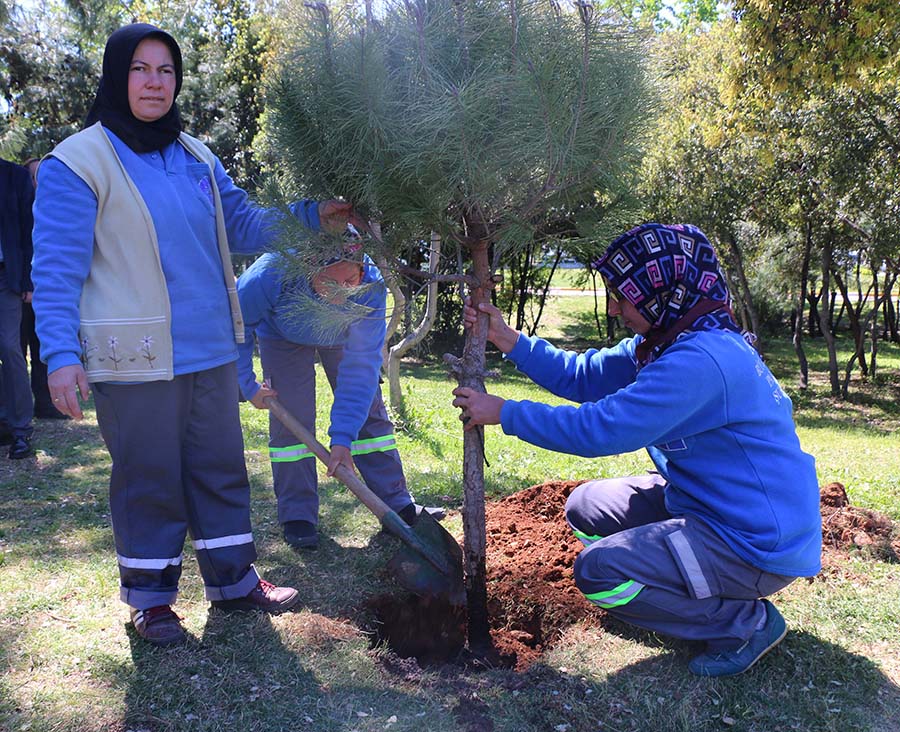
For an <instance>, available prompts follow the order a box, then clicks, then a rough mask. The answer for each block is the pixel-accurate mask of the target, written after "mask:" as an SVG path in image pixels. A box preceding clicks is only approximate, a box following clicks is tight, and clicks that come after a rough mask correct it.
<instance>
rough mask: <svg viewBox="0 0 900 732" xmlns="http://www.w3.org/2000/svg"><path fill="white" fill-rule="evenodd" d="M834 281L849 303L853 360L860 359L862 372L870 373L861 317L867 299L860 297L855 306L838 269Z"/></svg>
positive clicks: (847, 303) (845, 301)
mask: <svg viewBox="0 0 900 732" xmlns="http://www.w3.org/2000/svg"><path fill="white" fill-rule="evenodd" d="M834 281H835V282H836V283H837V286H838V289H839V290H840V291H841V296H842V297H843V298H844V303H845V304H846V305H847V317H848V319H849V320H850V335H851V336H852V337H853V348H854V359H853V362H855V361H856V360H859V367H860V371H861V372H862V374H863V376H865V375H867V374H868V373H869V365H868V363H867V362H866V356H865V337H866V334H865V330H864V328H863V326H862V324H861V323H860V319H859V316H860V313H861V312H862V310H861V308H862V307H863V305H864V303H865V301H864V300H863V298H862V297H860V298H859V301H858V302H857V305H856V306H854V305H853V303H852V302H850V292H849V290H848V288H847V284H846V283H845V282H844V280H843V278H842V277H841V275H840V273H839V272H837V271H836V270H835V271H834Z"/></svg>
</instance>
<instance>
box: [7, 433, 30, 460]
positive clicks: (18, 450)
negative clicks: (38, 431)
mask: <svg viewBox="0 0 900 732" xmlns="http://www.w3.org/2000/svg"><path fill="white" fill-rule="evenodd" d="M32 455H34V450H32V449H31V440H30V439H29V438H27V437H22V436H21V435H17V436H16V437H13V441H12V445H11V446H10V448H9V459H10V460H21V459H22V458H27V457H31V456H32Z"/></svg>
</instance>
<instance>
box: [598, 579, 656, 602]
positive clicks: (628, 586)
mask: <svg viewBox="0 0 900 732" xmlns="http://www.w3.org/2000/svg"><path fill="white" fill-rule="evenodd" d="M643 589H644V585H642V584H641V583H640V582H635V581H634V580H628V581H626V582H623V583H622V584H621V585H619V586H618V587H615V588H613V589H612V590H606V591H605V592H592V593H591V594H590V595H585V597H586V598H587V599H588V600H590V601H591V602H592V603H594V604H595V605H599V606H600V607H602V608H611V607H618V606H619V605H625V604H626V603H629V602H631V601H632V600H633V599H634V598H635V597H637V595H638V593H639V592H640V591H641V590H643Z"/></svg>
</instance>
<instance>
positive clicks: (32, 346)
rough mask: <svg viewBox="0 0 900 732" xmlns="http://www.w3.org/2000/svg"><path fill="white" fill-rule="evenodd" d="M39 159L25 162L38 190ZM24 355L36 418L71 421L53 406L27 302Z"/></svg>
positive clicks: (31, 311) (32, 182)
mask: <svg viewBox="0 0 900 732" xmlns="http://www.w3.org/2000/svg"><path fill="white" fill-rule="evenodd" d="M40 164H41V161H40V159H39V158H30V159H29V160H26V161H25V165H24V167H25V169H26V170H27V171H28V173H29V175H30V176H31V184H32V185H33V186H34V187H35V188H37V171H38V166H39V165H40ZM19 337H20V339H21V342H22V355H23V356H24V357H25V361H26V363H27V364H28V368H29V370H30V371H31V394H32V396H33V397H34V416H35V417H37V418H38V419H69V416H68V415H67V414H63V413H62V412H60V411H59V410H58V409H57V408H56V407H54V406H53V400H52V399H51V398H50V389H49V387H48V386H47V364H45V363H44V362H43V361H41V342H40V340H39V339H38V336H37V331H35V328H34V308H33V307H32V306H31V303H30V302H28V301H27V300H26V301H24V302H23V303H22V328H21V331H20V336H19Z"/></svg>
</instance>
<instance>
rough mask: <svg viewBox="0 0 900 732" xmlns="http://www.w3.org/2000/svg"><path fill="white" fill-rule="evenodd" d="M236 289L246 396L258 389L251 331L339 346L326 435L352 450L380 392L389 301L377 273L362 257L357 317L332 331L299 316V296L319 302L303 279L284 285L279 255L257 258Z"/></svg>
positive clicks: (263, 335) (309, 343)
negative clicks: (244, 333) (340, 353)
mask: <svg viewBox="0 0 900 732" xmlns="http://www.w3.org/2000/svg"><path fill="white" fill-rule="evenodd" d="M237 290H238V297H239V298H240V301H241V312H242V313H243V315H244V324H245V327H246V329H247V340H246V342H245V343H244V344H242V345H241V346H239V349H238V350H239V354H240V355H239V358H238V381H239V382H240V386H241V391H242V393H243V394H244V397H245V398H246V399H252V398H253V397H254V395H255V394H256V392H257V391H259V385H258V384H257V381H256V375H255V374H254V373H253V342H254V341H253V338H252V335H253V334H254V333H255V334H256V335H257V336H259V337H260V338H273V339H281V340H285V341H289V342H291V343H297V344H300V345H305V346H343V349H344V355H343V358H342V359H341V363H340V366H339V367H338V375H337V384H336V386H335V389H334V403H333V405H332V407H331V427H330V428H329V430H328V435H329V436H330V438H331V444H332V445H343V446H345V447H350V445H351V443H352V442H353V440H355V439H356V438H357V436H358V435H359V430H360V428H361V427H362V426H363V424H364V423H365V421H366V417H367V415H368V414H369V407H370V406H371V404H372V400H373V399H374V398H375V392H376V390H377V389H378V375H379V373H380V370H381V348H382V346H383V345H384V338H385V332H386V325H385V320H384V317H385V306H386V302H387V289H386V288H385V285H384V280H383V278H382V276H381V272H379V271H378V268H377V267H376V266H375V264H374V263H373V262H372V260H371V259H369V257H365V259H364V262H363V276H362V283H361V286H360V289H359V291H358V292H356V293H355V294H353V295H351V297H350V298H349V301H350V302H351V303H353V305H354V306H358V309H357V308H356V307H354V310H356V312H357V313H358V315H359V317H356V318H354V319H353V320H352V322H350V323H349V324H345V325H343V326H340V327H338V328H337V329H331V330H329V329H327V328H323V326H322V324H321V323H317V322H315V320H314V319H313V318H309V317H303V315H302V313H299V314H298V313H297V308H298V306H299V307H302V299H303V298H311V299H314V300H319V296H318V295H317V294H316V293H315V291H314V290H313V289H312V287H311V286H310V284H309V282H308V281H307V280H305V279H303V278H297V279H293V280H291V281H290V282H286V281H285V280H284V278H283V277H282V271H281V267H280V266H279V262H278V256H277V255H274V254H264V255H263V256H261V257H260V258H259V259H257V260H256V261H255V262H254V263H253V264H252V265H251V266H250V267H248V268H247V271H246V272H244V274H242V275H241V276H240V277H239V278H238V283H237ZM298 303H300V304H299V305H298ZM363 313H364V314H363Z"/></svg>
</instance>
